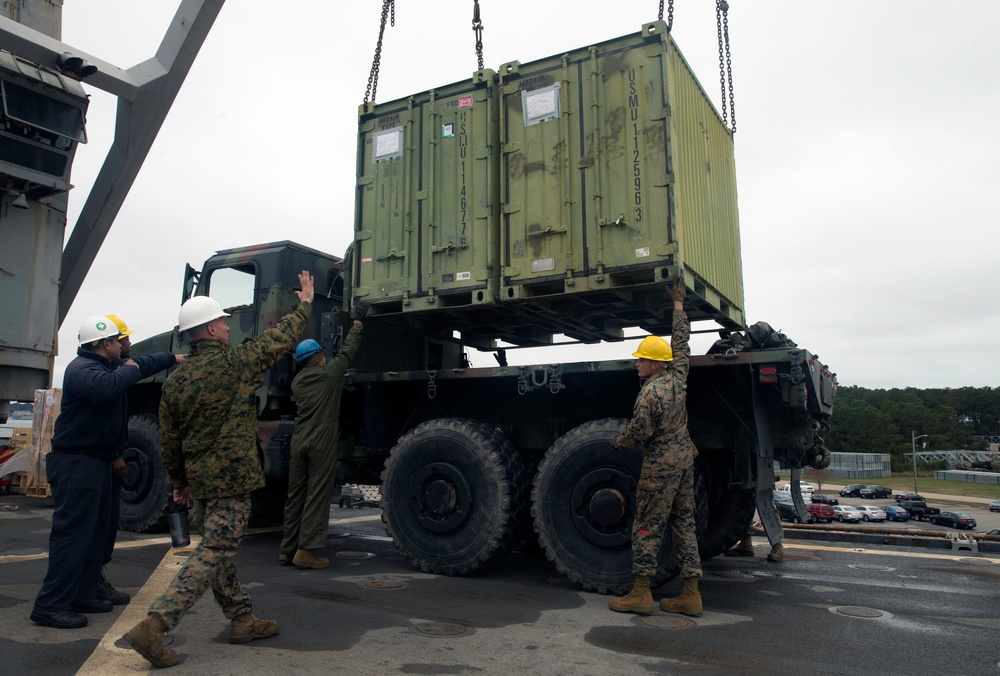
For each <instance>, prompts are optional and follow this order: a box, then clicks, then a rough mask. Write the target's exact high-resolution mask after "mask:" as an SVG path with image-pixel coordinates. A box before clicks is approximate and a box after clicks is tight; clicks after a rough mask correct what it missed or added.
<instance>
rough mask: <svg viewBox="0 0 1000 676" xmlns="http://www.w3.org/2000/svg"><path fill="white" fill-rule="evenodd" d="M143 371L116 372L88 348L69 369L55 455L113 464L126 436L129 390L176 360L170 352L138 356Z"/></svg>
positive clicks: (126, 368)
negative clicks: (126, 394) (78, 454)
mask: <svg viewBox="0 0 1000 676" xmlns="http://www.w3.org/2000/svg"><path fill="white" fill-rule="evenodd" d="M133 361H135V363H136V364H138V365H139V368H137V369H136V368H132V367H131V366H123V367H120V368H117V364H112V363H111V362H109V361H108V360H107V359H105V358H104V357H102V356H100V355H99V354H95V353H93V352H88V351H87V350H84V349H82V348H81V349H78V350H77V357H76V359H74V360H73V361H71V362H70V364H69V366H67V367H66V373H65V374H64V375H63V388H62V389H63V393H62V405H61V409H60V412H59V417H58V418H56V422H55V429H54V433H53V435H52V451H53V452H58V453H80V454H82V455H89V456H93V457H96V458H105V459H107V460H111V459H112V458H114V457H115V456H116V455H118V452H119V449H120V448H121V447H122V445H123V444H124V443H125V440H126V439H127V438H128V400H127V398H126V396H125V393H126V392H127V391H128V388H130V387H132V385H134V384H135V383H137V382H138V381H140V380H141V379H143V378H145V377H146V376H149V375H152V374H154V373H157V372H158V371H162V370H164V369H166V368H169V367H170V366H173V364H174V363H175V362H176V360H175V359H174V355H173V354H171V353H169V352H158V353H157V354H154V355H150V356H146V357H134V358H133Z"/></svg>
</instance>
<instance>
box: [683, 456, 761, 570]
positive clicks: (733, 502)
mask: <svg viewBox="0 0 1000 676" xmlns="http://www.w3.org/2000/svg"><path fill="white" fill-rule="evenodd" d="M731 465H732V460H731V459H728V460H727V459H725V458H724V459H721V460H720V461H719V462H715V461H713V459H712V452H707V453H701V454H699V455H698V457H697V458H695V461H694V466H695V499H696V500H697V501H698V504H697V505H696V506H697V507H698V513H699V514H700V515H703V516H704V515H705V514H707V517H708V518H707V519H704V518H703V519H702V520H701V521H699V524H698V525H699V528H698V552H699V553H700V554H701V558H702V560H705V559H711V558H713V557H715V556H719V555H720V554H722V553H723V552H725V551H727V550H729V549H731V548H732V547H733V545H735V544H736V543H737V542H739V541H740V540H741V539H742V538H743V536H744V535H746V533H747V531H748V530H749V528H750V524H751V523H752V522H753V515H754V513H755V512H756V511H757V506H756V505H755V504H754V492H753V490H752V489H745V490H742V489H737V488H730V487H729V483H730V477H729V474H728V472H725V471H720V470H719V469H717V468H718V467H729V466H731ZM701 479H703V481H700V480H701ZM701 496H704V500H702V499H701ZM702 524H705V526H704V528H702V527H701V526H702Z"/></svg>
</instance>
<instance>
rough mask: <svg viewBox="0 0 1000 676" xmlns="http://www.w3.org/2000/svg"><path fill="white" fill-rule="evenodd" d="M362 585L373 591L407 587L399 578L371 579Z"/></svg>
mask: <svg viewBox="0 0 1000 676" xmlns="http://www.w3.org/2000/svg"><path fill="white" fill-rule="evenodd" d="M362 585H363V586H365V587H371V588H372V589H399V588H400V587H405V586H406V582H405V581H403V580H400V579H399V578H398V577H370V578H368V579H367V580H365V581H364V582H362Z"/></svg>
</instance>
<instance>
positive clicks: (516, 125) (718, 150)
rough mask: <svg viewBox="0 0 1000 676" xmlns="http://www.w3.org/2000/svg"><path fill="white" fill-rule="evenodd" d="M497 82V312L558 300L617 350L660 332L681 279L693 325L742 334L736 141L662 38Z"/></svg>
mask: <svg viewBox="0 0 1000 676" xmlns="http://www.w3.org/2000/svg"><path fill="white" fill-rule="evenodd" d="M500 82H501V91H502V103H501V129H502V131H501V140H502V142H503V151H502V153H501V157H500V161H501V169H500V180H501V188H500V191H501V199H502V201H503V215H502V219H501V231H500V237H501V246H502V253H501V255H502V257H503V263H504V270H503V274H502V279H501V283H502V286H501V289H500V298H501V300H502V301H505V302H511V303H522V302H536V301H539V300H542V299H550V300H551V299H554V298H557V297H562V299H561V301H562V302H563V305H562V307H563V309H564V310H565V311H566V312H568V313H569V314H573V313H577V314H579V315H580V316H584V315H586V316H588V317H590V320H589V321H590V324H591V327H592V328H594V329H596V330H598V331H603V332H604V334H605V336H606V337H612V338H613V337H614V336H615V332H616V327H621V326H628V325H633V326H634V325H640V326H643V327H645V328H650V329H654V330H659V329H661V328H663V327H667V328H668V329H669V314H670V307H671V304H670V302H669V296H668V294H667V293H666V289H665V282H667V281H669V280H670V279H672V278H673V277H674V276H676V275H677V274H684V275H685V277H686V278H687V280H688V284H689V286H690V287H691V288H692V290H693V291H694V295H695V297H694V298H693V299H692V304H693V305H694V308H693V309H694V312H693V313H692V316H693V318H695V319H709V318H710V319H715V320H716V321H718V322H719V323H721V324H722V325H724V326H729V327H735V326H739V325H741V324H742V323H743V313H742V306H743V289H742V270H741V264H740V249H739V222H738V217H737V210H736V182H735V162H734V159H733V141H732V134H731V133H730V131H729V130H728V129H727V128H726V126H725V125H724V124H723V122H722V120H721V119H720V117H719V116H718V114H717V113H716V111H715V109H714V107H713V106H712V104H711V102H710V101H709V99H708V97H707V96H706V95H705V93H704V91H703V90H702V89H701V86H700V85H699V84H698V81H697V79H696V78H695V76H694V75H693V74H692V72H691V70H690V68H689V67H688V65H687V63H686V62H685V61H684V59H683V57H682V56H681V54H680V52H679V50H678V49H677V46H676V45H675V44H674V42H673V40H672V39H671V38H670V36H669V34H668V33H667V32H666V26H665V24H663V22H654V23H650V24H646V25H645V26H643V28H642V30H641V31H640V32H638V33H636V34H633V35H628V36H624V37H621V38H617V39H613V40H609V41H607V42H604V43H601V44H598V45H594V46H591V47H587V48H583V49H578V50H574V51H571V52H569V53H567V54H562V55H558V56H552V57H549V58H546V59H541V60H539V61H535V62H532V63H528V64H521V63H519V62H516V61H515V62H511V63H508V64H504V65H503V66H502V67H501V68H500ZM587 294H591V295H592V296H593V297H591V298H589V299H586V298H584V297H583V296H585V295H587ZM576 296H579V298H575V297H576ZM574 301H575V303H574ZM574 305H575V306H576V307H574ZM597 305H600V306H602V307H603V308H604V312H603V314H604V316H603V318H598V317H596V316H595V314H594V308H595V306H597ZM601 322H603V326H600V324H601Z"/></svg>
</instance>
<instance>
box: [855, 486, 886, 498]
mask: <svg viewBox="0 0 1000 676" xmlns="http://www.w3.org/2000/svg"><path fill="white" fill-rule="evenodd" d="M858 494H859V495H860V496H861V497H862V498H868V499H869V500H880V499H882V498H891V497H892V489H891V488H889V487H887V486H879V485H878V484H871V485H869V486H865V487H864V488H862V489H861V490H860V491H858Z"/></svg>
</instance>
